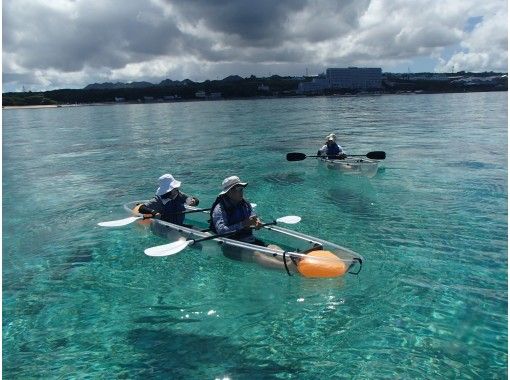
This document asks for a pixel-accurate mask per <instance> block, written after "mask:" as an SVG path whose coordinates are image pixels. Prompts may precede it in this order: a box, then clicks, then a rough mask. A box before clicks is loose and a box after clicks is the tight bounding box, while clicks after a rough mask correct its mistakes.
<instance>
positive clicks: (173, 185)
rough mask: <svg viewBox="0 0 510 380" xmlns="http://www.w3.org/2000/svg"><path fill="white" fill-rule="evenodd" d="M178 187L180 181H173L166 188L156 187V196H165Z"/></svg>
mask: <svg viewBox="0 0 510 380" xmlns="http://www.w3.org/2000/svg"><path fill="white" fill-rule="evenodd" d="M179 187H181V181H177V180H173V181H172V182H170V184H169V185H168V186H165V187H161V186H160V187H158V189H157V190H156V195H163V194H166V193H168V192H169V191H172V190H173V189H177V188H179Z"/></svg>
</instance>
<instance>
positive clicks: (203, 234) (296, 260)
mask: <svg viewBox="0 0 510 380" xmlns="http://www.w3.org/2000/svg"><path fill="white" fill-rule="evenodd" d="M145 202H146V201H133V202H129V203H126V204H125V205H124V209H125V210H126V211H128V212H129V213H131V215H134V216H141V214H139V213H138V212H137V206H138V205H139V204H141V203H145ZM186 209H187V212H190V213H194V214H193V215H199V214H202V218H203V216H207V219H208V218H209V211H208V210H203V209H200V208H196V207H191V206H186ZM140 221H142V220H140ZM140 221H139V222H140ZM143 222H144V223H150V226H151V228H152V229H153V230H155V231H156V233H157V234H158V235H162V236H165V237H167V238H168V239H169V240H177V239H183V240H184V239H186V240H189V239H201V238H207V237H211V236H214V234H213V233H212V232H210V230H209V229H208V228H207V223H205V221H202V222H200V221H195V220H193V221H192V222H191V223H193V225H190V224H185V225H183V226H180V225H177V224H173V223H168V222H164V221H162V220H159V219H154V218H150V219H145V220H143ZM186 223H189V221H186ZM204 227H205V228H204ZM263 229H264V231H260V232H258V233H257V234H259V233H260V234H261V235H264V236H263V239H264V240H265V241H267V242H274V243H275V244H277V245H272V244H270V245H269V246H267V247H264V246H260V245H255V244H251V243H247V242H243V241H239V240H234V239H229V238H228V237H216V238H212V239H211V241H215V242H216V243H219V244H221V245H222V249H223V250H224V253H225V249H227V250H235V251H242V252H243V253H245V254H249V255H250V254H251V255H254V254H257V255H265V256H266V257H268V258H278V260H279V262H280V263H281V268H282V269H285V270H286V271H287V273H288V274H289V275H291V272H295V273H299V274H300V275H302V276H304V277H322V278H327V277H330V278H331V277H340V276H343V275H344V274H346V273H351V274H358V273H359V272H360V270H361V268H362V265H363V261H364V259H363V257H362V256H361V255H359V254H357V253H356V252H354V251H352V250H350V249H348V248H345V247H342V246H340V245H337V244H335V243H331V242H329V241H326V240H322V239H319V238H316V237H313V236H309V235H305V234H303V233H300V232H296V231H292V230H289V229H287V228H283V227H280V226H276V225H269V226H264V228H263ZM225 255H226V254H225Z"/></svg>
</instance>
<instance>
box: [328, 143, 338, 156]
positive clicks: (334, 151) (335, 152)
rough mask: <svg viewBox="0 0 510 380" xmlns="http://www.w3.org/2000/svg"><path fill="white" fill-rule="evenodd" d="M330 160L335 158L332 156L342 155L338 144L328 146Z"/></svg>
mask: <svg viewBox="0 0 510 380" xmlns="http://www.w3.org/2000/svg"><path fill="white" fill-rule="evenodd" d="M326 154H327V156H328V158H333V157H331V156H338V155H339V154H340V147H339V146H338V144H337V143H333V144H331V145H328V150H327V151H326Z"/></svg>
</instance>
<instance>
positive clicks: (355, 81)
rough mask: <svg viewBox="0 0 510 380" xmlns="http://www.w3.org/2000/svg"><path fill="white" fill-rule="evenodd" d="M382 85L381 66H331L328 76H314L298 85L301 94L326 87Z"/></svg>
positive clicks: (365, 88)
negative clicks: (309, 80)
mask: <svg viewBox="0 0 510 380" xmlns="http://www.w3.org/2000/svg"><path fill="white" fill-rule="evenodd" d="M381 85H382V69H381V68H358V67H348V68H329V69H326V78H314V79H313V80H312V81H311V82H301V83H299V85H298V89H297V92H298V93H299V94H305V93H308V94H313V93H315V94H318V93H321V92H323V91H324V90H326V89H338V90H340V89H343V90H346V89H348V90H372V89H380V88H381Z"/></svg>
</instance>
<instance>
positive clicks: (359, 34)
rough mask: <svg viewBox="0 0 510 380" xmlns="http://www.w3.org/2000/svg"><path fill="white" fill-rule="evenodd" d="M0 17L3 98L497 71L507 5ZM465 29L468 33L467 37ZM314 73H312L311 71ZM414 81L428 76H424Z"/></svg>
mask: <svg viewBox="0 0 510 380" xmlns="http://www.w3.org/2000/svg"><path fill="white" fill-rule="evenodd" d="M2 6H3V36H2V38H3V58H2V60H3V83H4V91H5V90H11V89H21V86H22V85H29V86H33V87H34V89H36V88H37V89H51V88H59V87H83V86H85V85H87V84H88V83H92V82H94V81H118V80H122V81H138V80H150V81H153V82H157V81H159V80H163V79H165V78H171V79H179V80H182V79H185V78H190V79H192V80H205V79H216V78H217V77H224V76H227V75H229V74H238V75H242V76H249V75H251V74H254V75H258V76H261V75H267V73H269V72H271V73H273V74H280V75H302V74H303V73H304V70H305V68H310V69H311V70H310V73H314V72H315V73H318V72H321V71H324V69H325V68H326V67H331V66H336V67H340V66H354V65H359V66H361V65H363V66H376V67H382V68H383V70H385V71H392V70H395V68H398V67H402V66H407V65H410V64H412V62H413V61H415V60H417V61H419V60H420V59H421V60H422V61H424V60H423V59H424V58H428V59H429V61H430V60H431V59H432V60H435V61H436V62H437V65H436V67H435V68H436V69H437V70H443V69H445V68H447V67H451V66H452V65H455V67H458V69H459V70H462V69H468V70H473V71H477V70H479V71H480V70H499V71H503V70H506V66H507V64H508V59H507V54H508V52H507V33H508V26H507V20H506V17H502V16H501V15H502V14H506V13H505V12H503V11H504V10H507V3H506V1H505V0H487V1H485V2H484V3H483V4H480V3H479V2H478V1H475V0H455V1H453V0H452V1H450V2H443V1H441V0H414V1H413V2H409V1H406V0H359V1H356V0H344V1H336V0H281V1H272V0H261V1H257V2H253V1H251V0H250V1H248V0H239V1H228V0H216V1H206V0H203V1H199V0H151V1H135V0H101V1H86V0H74V1H68V0H54V1H51V2H48V1H45V0H16V1H5V2H3V4H2ZM467 26H468V27H467ZM312 68H313V69H312ZM423 70H429V71H432V70H434V67H426V68H425V67H424V68H423Z"/></svg>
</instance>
